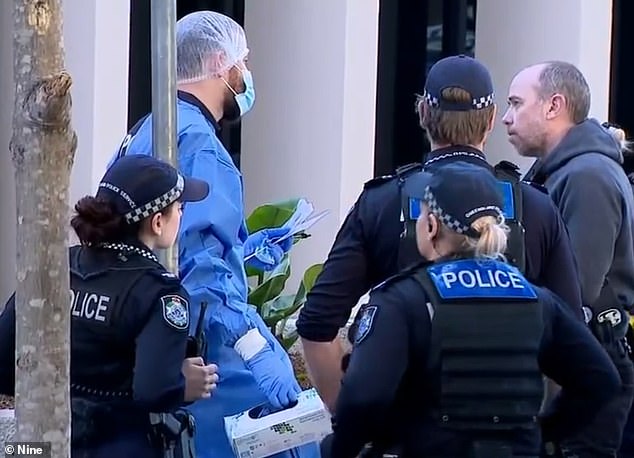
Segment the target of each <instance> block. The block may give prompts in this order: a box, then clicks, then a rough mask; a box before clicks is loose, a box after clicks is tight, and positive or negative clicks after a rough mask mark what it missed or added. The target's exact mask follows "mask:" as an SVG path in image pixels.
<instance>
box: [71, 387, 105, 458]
mask: <svg viewBox="0 0 634 458" xmlns="http://www.w3.org/2000/svg"><path fill="white" fill-rule="evenodd" d="M71 412H72V415H71V444H72V446H73V447H85V446H94V445H95V444H96V443H97V442H99V441H102V440H107V437H105V433H104V431H107V428H108V426H107V424H108V420H107V418H106V417H107V416H108V415H109V414H110V413H111V409H110V408H109V407H108V406H106V405H104V404H103V403H97V402H95V401H91V400H89V399H85V398H80V397H71Z"/></svg>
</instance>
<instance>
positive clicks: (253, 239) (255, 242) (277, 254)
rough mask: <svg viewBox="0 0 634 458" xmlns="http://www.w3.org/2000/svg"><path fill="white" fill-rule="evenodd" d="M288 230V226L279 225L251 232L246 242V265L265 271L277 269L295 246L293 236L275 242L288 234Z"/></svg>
mask: <svg viewBox="0 0 634 458" xmlns="http://www.w3.org/2000/svg"><path fill="white" fill-rule="evenodd" d="M288 231H289V229H288V228H284V227H277V228H272V229H262V230H261V231H258V232H255V233H253V234H251V235H250V236H249V237H248V238H247V240H246V241H245V242H244V258H245V265H246V266H247V267H252V268H254V269H258V270H262V271H265V272H268V271H271V270H273V269H275V268H276V267H277V266H278V265H279V263H280V262H281V261H282V258H283V257H284V255H285V254H286V253H287V252H288V251H289V250H290V249H291V247H292V246H293V238H292V237H288V238H286V239H284V240H282V241H281V242H280V243H275V241H276V240H277V239H278V238H280V237H283V236H285V235H286V234H288Z"/></svg>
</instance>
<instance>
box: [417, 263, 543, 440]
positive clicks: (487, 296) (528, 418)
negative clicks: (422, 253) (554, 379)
mask: <svg viewBox="0 0 634 458" xmlns="http://www.w3.org/2000/svg"><path fill="white" fill-rule="evenodd" d="M417 278H418V280H419V281H420V283H421V284H422V286H423V287H424V289H425V290H426V292H427V294H428V297H429V300H430V302H431V305H432V310H433V313H431V314H432V320H431V322H432V340H431V342H432V344H431V349H430V358H429V364H430V370H432V371H434V372H435V371H437V370H438V368H439V369H440V377H441V380H440V400H439V403H438V404H437V405H438V408H437V412H435V414H436V415H437V421H438V422H439V424H440V425H441V426H444V427H447V428H450V429H453V430H463V431H499V430H506V429H516V428H526V429H533V428H536V427H537V415H538V413H539V411H540V406H541V402H542V398H543V380H542V374H541V371H540V368H539V365H538V353H539V347H540V343H541V339H542V334H543V329H544V325H543V311H542V306H541V304H540V303H539V301H538V298H537V295H536V293H535V291H534V289H533V288H532V286H531V284H530V283H529V282H528V281H527V280H526V279H525V278H524V277H523V276H522V274H521V273H520V272H519V270H518V269H517V268H515V267H513V266H511V265H508V264H505V263H502V262H498V261H494V260H475V259H463V260H456V261H450V262H443V263H438V264H433V265H431V266H429V267H427V268H426V269H425V270H424V271H422V273H421V274H419V275H418V276H417Z"/></svg>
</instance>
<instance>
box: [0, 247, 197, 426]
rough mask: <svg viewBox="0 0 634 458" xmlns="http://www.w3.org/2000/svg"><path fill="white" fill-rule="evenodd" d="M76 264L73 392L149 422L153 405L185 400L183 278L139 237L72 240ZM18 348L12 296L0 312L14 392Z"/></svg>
mask: <svg viewBox="0 0 634 458" xmlns="http://www.w3.org/2000/svg"><path fill="white" fill-rule="evenodd" d="M70 270H71V276H70V286H71V304H70V307H69V313H70V314H71V377H70V378H71V395H72V396H73V397H86V398H89V399H91V400H93V401H96V402H99V403H104V404H109V403H112V404H116V405H117V406H118V409H119V410H120V411H121V412H126V411H127V412H130V413H139V414H140V415H139V416H138V418H142V419H145V420H146V421H149V419H148V417H147V415H146V413H147V412H166V411H170V410H172V409H175V408H177V407H179V406H181V405H182V404H183V401H184V389H185V379H184V377H183V375H182V373H181V367H182V364H183V360H184V359H185V353H186V345H187V336H188V330H189V303H188V301H189V297H188V296H187V293H186V291H185V290H184V289H183V288H182V287H181V284H180V281H179V280H178V278H176V277H175V276H174V275H172V274H170V273H168V272H167V271H166V270H165V268H164V267H163V266H162V265H161V264H159V262H158V260H157V259H156V258H155V256H154V255H153V254H152V253H151V252H150V251H149V250H148V249H147V248H145V247H144V246H143V245H142V244H140V242H137V243H134V242H132V243H128V245H126V246H125V248H121V247H120V246H116V245H113V246H111V247H110V248H85V247H79V246H76V247H72V248H70ZM14 355H15V296H12V297H11V299H10V300H9V302H8V304H7V305H6V307H5V309H4V311H3V312H2V314H1V315H0V393H2V394H7V395H13V393H14V382H15V377H14V371H15V363H14V361H15V356H14ZM122 417H125V414H122ZM128 419H130V421H132V419H131V418H130V417H128ZM112 426H113V427H116V425H115V424H112ZM122 427H123V426H122Z"/></svg>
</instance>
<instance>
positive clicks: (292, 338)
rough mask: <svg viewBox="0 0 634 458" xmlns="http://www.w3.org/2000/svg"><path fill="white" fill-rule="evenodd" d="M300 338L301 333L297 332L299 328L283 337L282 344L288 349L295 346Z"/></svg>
mask: <svg viewBox="0 0 634 458" xmlns="http://www.w3.org/2000/svg"><path fill="white" fill-rule="evenodd" d="M298 338H299V334H297V330H294V331H293V332H291V333H290V335H288V336H287V337H282V338H281V343H282V346H283V347H284V349H285V350H287V351H288V350H290V348H291V347H292V346H293V344H295V342H297V339H298Z"/></svg>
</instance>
